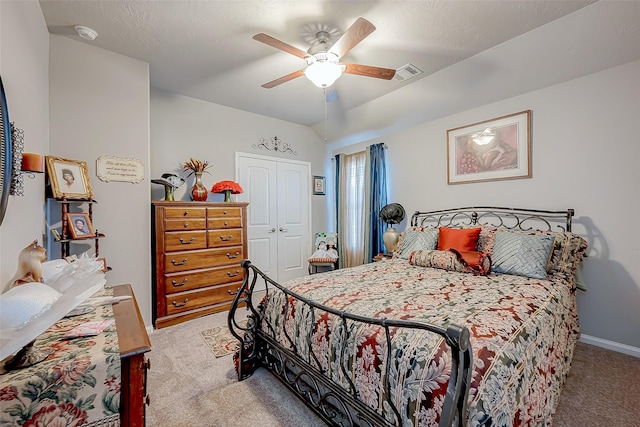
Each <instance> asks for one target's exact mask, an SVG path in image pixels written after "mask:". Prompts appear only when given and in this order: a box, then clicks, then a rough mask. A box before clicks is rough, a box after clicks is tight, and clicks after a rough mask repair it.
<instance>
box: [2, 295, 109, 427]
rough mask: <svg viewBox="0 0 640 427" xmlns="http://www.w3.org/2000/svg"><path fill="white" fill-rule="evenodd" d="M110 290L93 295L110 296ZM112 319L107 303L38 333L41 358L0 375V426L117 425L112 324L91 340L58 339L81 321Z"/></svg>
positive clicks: (37, 340)
mask: <svg viewBox="0 0 640 427" xmlns="http://www.w3.org/2000/svg"><path fill="white" fill-rule="evenodd" d="M112 292H113V291H112V289H105V290H104V291H100V292H99V293H98V294H96V296H110V295H112ZM103 319H113V310H112V308H111V305H110V304H107V305H103V306H99V307H97V308H96V309H95V310H94V311H92V312H89V313H87V314H83V315H79V316H74V317H67V318H63V319H62V320H60V321H58V322H57V323H55V324H54V325H53V326H52V327H51V328H49V329H48V330H47V331H46V332H44V333H43V334H42V335H40V336H39V337H38V338H37V339H36V342H35V346H36V347H37V348H39V349H41V350H50V351H52V353H51V354H50V355H49V356H48V357H47V359H46V360H44V361H42V362H40V363H38V364H36V365H33V366H30V367H27V368H23V369H18V370H14V371H9V372H5V373H2V374H0V426H24V427H35V426H67V427H76V426H92V427H97V426H118V425H120V416H119V408H120V350H119V348H118V335H117V332H116V327H115V324H113V325H112V326H110V327H108V328H107V329H105V330H104V331H102V333H100V334H99V335H97V336H92V337H84V338H74V339H64V338H63V336H64V334H65V333H66V332H68V331H69V330H71V329H72V328H73V327H75V326H77V325H80V324H81V323H84V322H89V321H95V320H103Z"/></svg>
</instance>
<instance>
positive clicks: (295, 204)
mask: <svg viewBox="0 0 640 427" xmlns="http://www.w3.org/2000/svg"><path fill="white" fill-rule="evenodd" d="M236 180H237V182H238V183H239V184H240V185H241V186H242V188H243V190H244V193H242V194H238V195H237V196H236V200H237V201H243V202H249V206H248V207H247V221H248V223H247V233H248V243H249V245H248V250H249V259H250V261H251V263H252V264H254V265H255V266H256V267H258V268H259V269H260V270H262V271H263V272H264V273H266V274H267V275H269V277H271V278H272V279H273V280H275V281H276V282H279V283H281V282H284V281H286V280H289V279H293V278H296V277H300V276H303V275H305V274H308V273H307V271H308V264H307V259H308V258H309V256H310V254H311V253H310V251H311V246H310V245H311V243H310V242H311V240H310V239H311V236H310V234H311V218H310V216H311V215H310V205H311V191H310V189H311V164H310V163H308V162H300V161H295V160H287V159H280V158H274V157H267V156H257V155H253V154H245V153H236Z"/></svg>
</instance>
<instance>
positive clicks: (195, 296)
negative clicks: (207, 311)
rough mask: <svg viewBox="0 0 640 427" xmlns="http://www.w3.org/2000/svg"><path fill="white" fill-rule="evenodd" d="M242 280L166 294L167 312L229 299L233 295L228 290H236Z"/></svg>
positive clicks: (189, 308) (175, 311)
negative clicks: (197, 289)
mask: <svg viewBox="0 0 640 427" xmlns="http://www.w3.org/2000/svg"><path fill="white" fill-rule="evenodd" d="M240 286H242V282H236V283H233V284H228V285H220V286H215V287H212V288H207V289H203V290H199V291H191V292H180V293H176V294H172V295H167V296H166V300H167V314H168V315H171V314H174V313H180V312H183V311H187V310H193V309H195V308H200V307H206V306H209V305H213V304H219V303H222V302H227V301H231V300H232V299H233V298H234V297H233V295H230V294H229V292H237V290H238V289H239V288H240Z"/></svg>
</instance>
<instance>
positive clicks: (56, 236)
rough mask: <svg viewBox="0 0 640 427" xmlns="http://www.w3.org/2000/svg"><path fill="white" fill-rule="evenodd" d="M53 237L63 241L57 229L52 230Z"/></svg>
mask: <svg viewBox="0 0 640 427" xmlns="http://www.w3.org/2000/svg"><path fill="white" fill-rule="evenodd" d="M51 235H52V236H53V238H54V239H56V241H58V240H60V239H61V237H60V233H59V232H58V230H56V229H55V228H52V229H51Z"/></svg>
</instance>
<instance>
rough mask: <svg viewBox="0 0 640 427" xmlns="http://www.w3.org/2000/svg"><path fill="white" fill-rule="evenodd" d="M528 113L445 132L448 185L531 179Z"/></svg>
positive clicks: (511, 115)
mask: <svg viewBox="0 0 640 427" xmlns="http://www.w3.org/2000/svg"><path fill="white" fill-rule="evenodd" d="M530 118H531V110H526V111H521V112H519V113H515V114H510V115H508V116H502V117H498V118H495V119H491V120H486V121H483V122H478V123H474V124H471V125H467V126H462V127H459V128H455V129H450V130H448V131H447V160H448V162H447V169H448V180H447V182H448V183H449V184H462V183H465V182H479V181H496V180H500V179H516V178H530V177H531V140H530V138H531V129H530Z"/></svg>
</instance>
